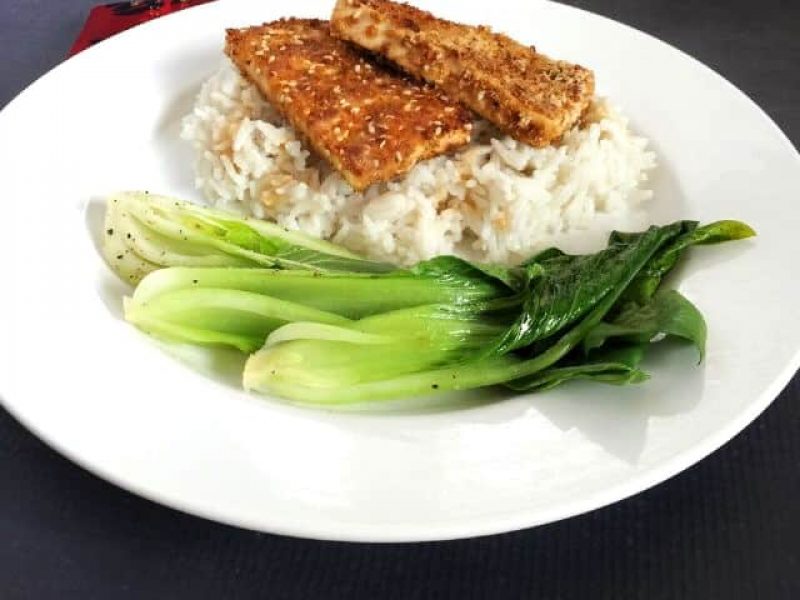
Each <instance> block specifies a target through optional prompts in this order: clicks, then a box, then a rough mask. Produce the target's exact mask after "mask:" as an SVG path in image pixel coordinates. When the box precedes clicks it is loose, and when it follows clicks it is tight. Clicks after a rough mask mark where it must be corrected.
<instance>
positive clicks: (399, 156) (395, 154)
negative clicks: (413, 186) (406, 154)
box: [394, 152, 403, 162]
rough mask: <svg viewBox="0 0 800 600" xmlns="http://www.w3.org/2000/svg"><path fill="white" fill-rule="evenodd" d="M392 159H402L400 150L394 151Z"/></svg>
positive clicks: (398, 160)
mask: <svg viewBox="0 0 800 600" xmlns="http://www.w3.org/2000/svg"><path fill="white" fill-rule="evenodd" d="M394 159H395V160H396V161H397V162H400V161H401V160H403V155H402V154H400V152H395V153H394Z"/></svg>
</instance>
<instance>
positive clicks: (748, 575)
mask: <svg viewBox="0 0 800 600" xmlns="http://www.w3.org/2000/svg"><path fill="white" fill-rule="evenodd" d="M254 1H267V0H254ZM570 3H571V4H575V5H578V6H580V7H582V8H587V9H589V10H593V11H595V12H599V13H602V14H605V15H608V16H610V17H613V18H615V19H618V20H621V21H624V22H627V23H629V24H631V25H634V26H636V27H639V28H641V29H643V30H645V31H648V32H650V33H652V34H655V35H656V36H658V37H660V38H662V39H664V40H666V41H668V42H670V43H672V44H674V45H676V46H677V47H679V48H681V49H683V50H685V51H687V52H689V53H691V54H693V55H694V56H696V57H698V58H699V59H700V60H702V61H703V62H705V63H707V64H708V65H710V66H711V67H713V68H715V69H717V70H718V71H719V72H721V73H722V74H723V75H725V76H726V77H728V78H729V79H730V80H731V81H733V83H734V84H736V85H738V86H739V87H740V88H742V89H743V90H744V91H745V92H746V93H748V94H749V95H750V96H751V97H753V98H754V99H755V100H756V102H758V103H759V104H760V105H761V106H763V107H764V108H765V109H766V111H767V112H768V113H769V114H770V115H771V116H772V117H773V118H774V119H775V120H776V121H777V122H778V124H779V125H780V126H781V127H782V128H783V129H784V131H785V132H786V133H787V134H788V135H789V137H790V138H791V139H792V140H793V141H794V143H795V144H797V143H798V142H800V2H798V1H797V0H783V1H782V0H760V1H756V0H748V1H746V2H734V1H730V2H729V1H725V0H713V1H702V0H700V1H696V2H683V1H680V0H578V1H576V0H573V1H572V2H570ZM91 4H92V0H60V1H59V2H48V1H44V0H2V2H1V3H0V47H2V55H0V106H2V105H5V104H6V103H7V102H8V101H9V100H10V99H11V98H12V97H13V96H14V95H15V94H16V93H18V92H19V91H20V90H21V89H22V88H23V87H24V86H25V85H26V84H27V83H29V82H30V81H31V80H33V79H34V78H35V77H37V76H39V75H40V74H42V73H44V72H45V71H46V70H47V69H48V68H49V67H51V66H53V65H55V64H56V63H58V62H59V60H60V59H61V58H62V56H63V55H64V53H65V52H66V51H67V49H68V47H69V46H70V43H71V42H72V40H73V38H74V37H75V35H76V34H77V32H78V30H79V28H80V26H81V24H82V22H83V19H84V17H85V15H86V13H87V11H88V8H89V7H90V5H91ZM288 6H289V5H287V10H288ZM53 101H54V103H57V101H58V99H57V98H54V99H53ZM731 126H732V127H735V126H736V125H735V123H732V124H731ZM8 200H11V199H8ZM797 200H798V210H800V198H798V199H797ZM6 226H13V225H8V224H6ZM21 258H22V257H21ZM1 285H2V284H0V286H1ZM0 289H1V287H0ZM764 300H765V301H768V299H764ZM787 318H798V317H796V316H794V315H787ZM62 343H63V341H62ZM798 400H800V378H798V377H795V379H794V381H793V382H792V383H791V384H790V385H789V387H788V388H787V389H786V390H784V392H783V393H782V394H781V396H780V397H779V398H778V399H777V400H776V401H775V403H774V404H773V405H772V407H771V408H769V409H768V410H767V411H766V413H765V414H764V415H762V416H761V417H760V418H759V419H758V420H757V421H756V422H755V423H754V424H753V425H751V426H750V427H749V428H748V429H747V430H746V431H745V432H744V433H742V434H741V435H739V436H738V437H737V438H736V439H735V440H733V441H732V442H730V443H729V444H727V445H726V446H725V447H724V448H723V449H721V450H720V451H718V452H716V453H715V454H714V455H712V456H711V457H710V458H708V459H706V460H705V461H703V462H701V463H700V464H699V465H697V466H695V467H693V468H691V469H689V470H688V471H686V472H684V473H683V474H681V475H679V476H678V477H675V478H674V479H672V480H671V481H668V482H667V483H664V484H662V485H660V486H658V487H657V488H655V489H653V490H650V491H648V492H645V493H643V494H640V495H638V496H636V497H634V498H632V499H629V500H627V501H624V502H620V503H618V504H616V505H614V506H611V507H609V508H605V509H602V510H599V511H596V512H593V513H591V514H588V515H585V516H582V517H578V518H574V519H570V520H568V521H565V522H561V523H556V524H552V525H548V526H545V527H540V528H537V529H533V530H528V531H522V532H517V533H511V534H507V535H501V536H494V537H490V538H484V539H477V540H465V541H459V542H447V543H436V544H417V545H388V546H381V545H356V544H338V543H320V542H312V541H304V540H294V539H288V538H281V537H276V536H271V535H265V534H258V533H251V532H246V531H240V530H237V529H233V528H229V527H225V526H222V525H217V524H214V523H210V522H206V521H203V520H200V519H196V518H193V517H189V516H186V515H183V514H179V513H177V512H174V511H172V510H169V509H167V508H163V507H160V506H157V505H155V504H152V503H150V502H148V501H146V500H142V499H140V498H137V497H134V496H131V495H129V494H127V493H125V492H123V491H121V490H119V489H117V488H115V487H113V486H111V485H109V484H107V483H105V482H103V481H100V480H98V479H96V478H95V477H93V476H92V475H89V474H88V473H86V472H84V471H82V470H81V469H79V468H77V467H75V466H74V465H72V464H71V463H69V462H68V461H66V460H65V459H63V458H61V457H60V456H58V455H57V454H55V453H54V452H53V451H51V450H50V449H48V448H47V447H45V446H44V445H43V444H42V443H41V442H39V441H38V440H36V439H35V438H33V437H32V436H31V435H30V434H29V433H27V432H26V431H25V430H24V429H22V428H21V427H20V426H19V425H18V424H17V423H16V422H15V421H14V420H13V419H12V418H11V417H10V416H9V415H8V414H7V413H5V412H2V411H0V598H240V597H241V598H249V597H262V598H270V599H278V598H362V597H363V598H450V597H452V598H614V599H618V598H649V599H657V598H670V599H672V598H698V599H703V600H710V599H716V598H726V599H727V598H769V599H771V598H786V599H787V600H788V599H792V598H800V435H798V433H799V432H798V425H800V404H798ZM65 401H67V399H65Z"/></svg>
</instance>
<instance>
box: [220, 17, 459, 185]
mask: <svg viewBox="0 0 800 600" xmlns="http://www.w3.org/2000/svg"><path fill="white" fill-rule="evenodd" d="M225 51H226V53H227V54H228V56H229V57H230V58H231V59H232V60H233V62H234V63H235V64H236V66H237V67H238V68H239V70H240V71H241V72H242V74H243V75H244V76H245V77H246V78H247V79H249V80H250V81H251V82H252V83H253V84H255V85H256V86H257V87H258V88H259V89H260V90H261V92H262V93H263V94H264V96H265V97H266V98H267V100H268V101H269V102H270V103H272V104H273V105H274V106H275V107H276V108H277V109H278V111H280V112H281V114H283V116H284V117H285V118H286V119H287V120H288V121H289V122H290V123H291V125H292V126H293V127H294V128H295V129H296V130H297V131H298V132H299V133H300V135H301V136H303V137H304V138H305V139H306V140H307V141H308V143H309V144H310V146H311V147H312V148H313V149H314V150H315V151H316V152H317V153H318V154H320V155H321V156H322V157H323V158H325V159H326V160H327V161H328V162H330V163H331V165H333V167H334V168H335V169H336V170H337V171H339V172H340V173H341V174H342V176H343V177H344V178H345V179H346V180H347V182H348V183H349V184H350V185H351V186H352V187H353V188H355V189H356V190H363V189H364V188H366V187H367V186H369V185H371V184H373V183H376V182H380V181H387V180H389V179H392V178H393V177H395V176H397V175H400V174H402V173H405V172H407V171H409V170H410V169H411V168H412V167H413V166H414V165H415V164H416V163H417V162H419V161H421V160H424V159H426V158H431V157H433V156H436V155H439V154H443V153H446V152H448V151H450V150H452V149H455V148H457V147H459V146H462V145H464V144H466V143H468V142H469V140H470V130H471V129H472V116H471V114H470V113H469V111H468V110H467V109H465V108H463V107H462V106H461V105H460V104H458V103H456V102H454V101H451V100H449V99H448V98H447V96H445V95H444V93H442V92H440V91H437V90H434V89H433V88H431V87H430V86H429V85H427V84H424V83H418V82H415V81H413V80H412V79H410V78H408V77H406V76H404V75H401V74H398V73H397V72H395V71H393V70H389V69H388V68H386V67H383V66H380V65H378V64H376V63H375V62H373V61H372V60H369V59H368V58H367V57H366V56H365V55H364V54H363V53H362V52H361V51H360V50H358V49H356V48H355V47H353V46H350V45H349V44H347V43H345V42H343V41H341V40H338V39H335V38H333V37H332V36H331V35H330V25H329V23H328V22H327V21H319V20H315V19H281V20H279V21H274V22H272V23H267V24H264V25H262V26H259V27H251V28H248V29H231V30H228V35H227V43H226V48H225Z"/></svg>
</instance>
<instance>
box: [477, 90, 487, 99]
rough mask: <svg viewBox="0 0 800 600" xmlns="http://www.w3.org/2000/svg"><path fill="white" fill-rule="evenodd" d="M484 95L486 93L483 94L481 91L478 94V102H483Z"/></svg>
mask: <svg viewBox="0 0 800 600" xmlns="http://www.w3.org/2000/svg"><path fill="white" fill-rule="evenodd" d="M485 95H486V92H484V91H483V90H481V91H480V92H478V102H483V97H484V96H485Z"/></svg>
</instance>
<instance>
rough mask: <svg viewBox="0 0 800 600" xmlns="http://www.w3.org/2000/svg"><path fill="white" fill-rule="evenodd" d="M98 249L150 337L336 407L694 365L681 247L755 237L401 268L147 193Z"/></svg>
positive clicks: (648, 239) (682, 237) (676, 232)
mask: <svg viewBox="0 0 800 600" xmlns="http://www.w3.org/2000/svg"><path fill="white" fill-rule="evenodd" d="M106 226H107V239H106V241H105V247H104V254H105V256H106V259H107V260H108V262H109V264H111V266H112V267H113V268H114V270H115V271H116V272H117V273H118V274H119V275H120V276H121V277H123V278H124V279H126V280H128V281H132V282H134V283H136V282H140V283H139V285H138V287H137V288H136V290H135V292H134V294H133V296H132V297H131V298H129V299H127V300H126V304H125V315H126V318H127V319H128V320H129V321H130V322H132V323H133V324H135V325H136V326H138V327H140V328H141V329H143V330H145V331H147V332H148V333H151V334H153V335H156V336H159V337H161V338H165V339H168V340H175V341H181V342H189V343H195V344H212V345H227V346H233V347H235V348H238V349H240V350H241V351H243V352H247V353H253V354H252V356H250V358H249V360H248V361H247V364H246V368H245V372H244V385H245V387H246V388H247V389H252V390H255V391H259V392H264V393H269V394H277V395H280V396H283V397H285V398H289V399H291V400H294V401H298V402H305V403H312V404H325V405H342V404H350V403H359V402H368V401H376V400H381V399H390V398H397V397H402V396H416V395H426V394H431V393H434V392H443V391H448V390H465V389H472V388H477V387H484V386H491V385H505V386H506V387H508V388H510V389H513V390H517V391H542V390H547V389H551V388H553V387H555V386H558V385H561V384H563V383H566V382H569V381H574V380H587V381H595V382H600V383H608V384H616V385H624V384H629V383H639V382H641V381H644V380H645V379H646V378H647V374H646V373H644V372H643V371H642V370H641V368H640V363H641V360H642V357H643V355H644V354H645V352H646V351H647V350H648V349H649V348H650V347H651V345H652V344H651V343H652V342H654V341H657V340H658V339H660V338H661V337H665V336H673V337H678V338H681V339H685V340H687V341H689V342H691V343H693V344H694V345H695V346H696V347H697V349H698V351H699V353H700V357H701V359H702V357H703V353H704V349H705V343H706V325H705V321H704V319H703V317H702V315H701V313H700V312H699V310H698V309H697V308H696V307H695V306H694V305H693V304H692V303H691V302H689V300H687V299H686V298H684V297H683V296H682V295H681V294H679V293H678V292H677V291H664V290H661V289H660V288H661V287H662V285H663V281H664V278H665V276H666V275H667V274H668V273H669V272H670V271H672V269H674V267H675V266H676V264H677V263H678V262H679V260H680V259H681V258H682V257H683V256H684V255H685V253H686V251H687V250H688V249H689V248H690V247H692V246H696V245H707V244H715V243H720V242H724V241H729V240H737V239H743V238H747V237H750V236H752V235H755V233H754V232H753V230H752V229H751V228H750V227H749V226H747V225H745V224H743V223H740V222H737V221H719V222H717V223H712V224H710V225H706V226H703V227H699V226H698V224H697V223H695V222H693V221H679V222H676V223H673V224H671V225H666V226H663V227H651V228H650V229H648V230H647V231H644V232H640V233H614V234H612V235H611V237H610V239H609V244H608V246H607V248H605V249H604V250H602V251H600V252H597V253H595V254H587V255H569V254H565V253H564V252H562V251H560V250H558V249H555V248H551V249H548V250H545V251H544V252H540V253H539V254H537V255H535V256H533V257H532V258H530V259H529V260H527V261H525V262H524V263H522V264H521V265H519V266H517V267H512V268H506V267H500V266H492V265H481V264H475V263H471V262H468V261H465V260H462V259H459V258H455V257H451V256H440V257H437V258H434V259H432V260H429V261H425V262H422V263H419V264H418V265H416V266H414V267H412V268H409V269H399V268H396V267H393V266H390V265H386V264H383V263H378V262H372V261H369V260H365V259H363V258H361V257H359V256H356V255H354V254H352V253H350V252H348V251H347V250H344V249H342V248H340V247H338V246H336V245H333V244H329V243H327V242H322V241H319V240H315V239H312V238H309V237H307V236H305V235H302V234H298V233H292V232H288V231H286V230H284V229H282V228H280V227H278V226H276V225H273V224H269V223H266V222H264V221H259V220H255V219H237V218H234V217H232V216H230V215H228V214H225V213H222V212H219V211H214V210H210V209H206V208H200V207H196V206H193V205H189V204H185V203H181V202H177V201H174V200H170V199H168V198H163V197H159V196H150V195H146V194H121V195H118V196H115V197H114V198H112V199H111V201H110V202H109V208H108V214H107V223H106Z"/></svg>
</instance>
